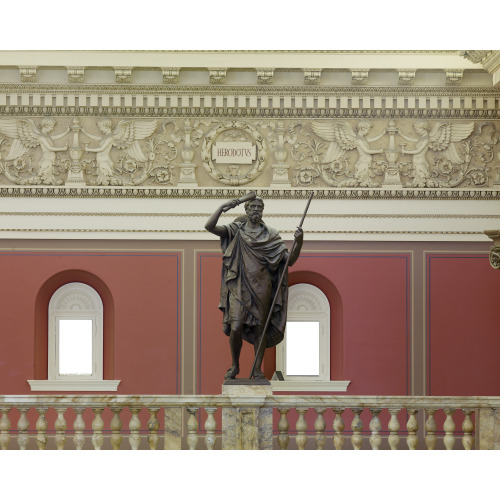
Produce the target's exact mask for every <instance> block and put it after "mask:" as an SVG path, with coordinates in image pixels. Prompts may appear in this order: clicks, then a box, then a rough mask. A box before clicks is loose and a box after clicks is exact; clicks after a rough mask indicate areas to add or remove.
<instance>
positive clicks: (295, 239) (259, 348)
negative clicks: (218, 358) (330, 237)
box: [248, 191, 314, 378]
mask: <svg viewBox="0 0 500 500" xmlns="http://www.w3.org/2000/svg"><path fill="white" fill-rule="evenodd" d="M313 195H314V191H313V192H311V194H310V195H309V199H308V200H307V205H306V209H305V210H304V215H302V219H301V221H300V224H299V226H298V227H300V228H301V227H302V224H303V223H304V219H305V218H306V214H307V211H308V210H309V205H310V204H311V200H312V197H313ZM296 245H297V237H295V238H294V239H293V243H292V248H291V250H290V253H289V254H288V257H287V259H286V264H285V267H284V268H283V272H282V273H281V276H280V279H279V282H278V286H277V288H276V293H275V294H274V298H273V302H272V303H271V307H270V308H269V314H268V315H267V320H266V323H265V325H264V329H263V330H262V333H261V335H260V338H259V344H258V346H257V351H256V353H255V359H254V360H253V364H252V369H251V371H250V375H249V377H248V378H252V377H253V376H254V375H253V372H254V371H255V365H256V364H257V359H258V358H259V355H260V352H261V350H262V346H263V344H264V339H265V336H266V332H267V329H268V328H269V323H270V322H271V317H272V315H273V309H274V306H275V304H276V300H277V299H278V293H279V291H280V288H281V285H282V283H283V280H284V279H285V275H286V273H287V271H288V263H289V262H290V257H291V256H292V253H293V251H294V250H295V246H296Z"/></svg>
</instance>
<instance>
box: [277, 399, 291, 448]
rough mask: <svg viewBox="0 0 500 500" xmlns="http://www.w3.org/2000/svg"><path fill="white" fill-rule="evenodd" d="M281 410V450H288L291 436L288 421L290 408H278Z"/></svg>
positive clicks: (279, 437)
mask: <svg viewBox="0 0 500 500" xmlns="http://www.w3.org/2000/svg"><path fill="white" fill-rule="evenodd" d="M278 411H279V412H280V419H279V422H278V431H279V435H278V444H279V446H280V450H286V449H287V448H288V443H289V442H290V436H289V435H288V430H289V429H290V424H289V422H288V418H287V413H288V412H289V411H290V408H278Z"/></svg>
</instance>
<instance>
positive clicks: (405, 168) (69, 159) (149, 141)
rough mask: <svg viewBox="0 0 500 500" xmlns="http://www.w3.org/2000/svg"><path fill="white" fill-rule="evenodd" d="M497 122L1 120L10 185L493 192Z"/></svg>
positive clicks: (1, 169) (4, 171)
mask: <svg viewBox="0 0 500 500" xmlns="http://www.w3.org/2000/svg"><path fill="white" fill-rule="evenodd" d="M144 104H147V103H144ZM497 126H498V123H497V122H494V121H473V120H450V119H448V120H435V119H434V120H433V119H429V118H420V119H415V118H406V119H399V118H398V119H395V118H394V119H393V118H391V119H386V118H379V119H373V120H367V119H366V118H361V119H351V118H343V119H338V118H320V119H318V118H315V117H312V118H299V117H297V118H290V119H280V120H275V119H270V118H269V119H262V118H253V119H243V118H241V119H238V120H235V119H221V117H220V116H213V117H205V118H199V119H189V118H175V117H157V118H151V117H148V118H146V117H143V118H111V117H109V118H108V117H102V116H101V117H93V116H82V117H78V116H76V117H73V118H71V117H44V118H29V117H24V118H16V117H8V118H5V117H3V118H2V117H0V145H1V149H0V185H2V184H3V185H5V186H51V187H56V186H68V187H77V188H83V187H88V186H143V187H147V186H149V187H155V186H170V187H177V188H183V187H185V188H187V187H190V188H195V187H196V188H197V187H200V186H201V187H207V188H212V187H213V188H217V187H219V186H223V185H229V186H242V185H252V186H254V187H256V188H267V187H276V188H290V187H292V188H314V189H322V188H339V189H350V188H386V189H389V188H390V189H402V190H405V189H414V188H431V189H436V190H439V191H441V190H444V189H451V190H455V189H457V190H463V189H468V188H474V189H480V190H487V189H491V188H493V187H494V186H498V184H497V183H498V179H499V171H500V167H499V166H498V164H497V163H496V162H497V161H498V158H499V157H500V145H499V144H498V138H497V134H498V132H497V130H498V129H497ZM198 166H203V169H199V168H197V167H198Z"/></svg>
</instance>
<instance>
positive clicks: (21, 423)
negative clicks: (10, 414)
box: [17, 408, 30, 450]
mask: <svg viewBox="0 0 500 500" xmlns="http://www.w3.org/2000/svg"><path fill="white" fill-rule="evenodd" d="M18 410H19V413H20V414H21V415H20V417H19V420H18V421H17V428H18V429H19V434H18V435H17V444H18V445H19V449H20V450H25V449H26V447H27V446H28V428H29V426H30V423H29V420H28V417H27V415H26V413H28V410H29V408H18Z"/></svg>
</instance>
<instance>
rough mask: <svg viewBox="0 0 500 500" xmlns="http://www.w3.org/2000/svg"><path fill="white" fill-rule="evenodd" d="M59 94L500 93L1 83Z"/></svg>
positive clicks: (2, 89) (484, 90)
mask: <svg viewBox="0 0 500 500" xmlns="http://www.w3.org/2000/svg"><path fill="white" fill-rule="evenodd" d="M34 92H38V93H51V92H52V93H59V94H63V95H67V94H100V93H105V94H109V93H111V94H134V95H135V94H138V93H139V94H145V95H151V94H156V95H196V94H200V95H210V96H215V95H224V96H226V95H241V94H247V95H253V94H256V95H283V96H284V95H286V96H290V95H301V96H308V95H311V96H318V95H333V96H343V95H361V96H388V95H392V96H397V95H404V96H428V95H435V96H477V95H484V96H500V89H499V88H496V87H480V86H478V87H475V86H470V87H445V86H430V85H429V86H411V87H408V86H405V85H400V86H363V87H356V86H354V87H353V86H326V85H325V86H322V85H317V86H314V87H311V86H310V85H295V86H287V85H264V84H260V85H177V84H163V85H150V84H148V85H134V84H130V85H123V84H45V83H0V93H6V94H9V93H20V94H24V93H34Z"/></svg>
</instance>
